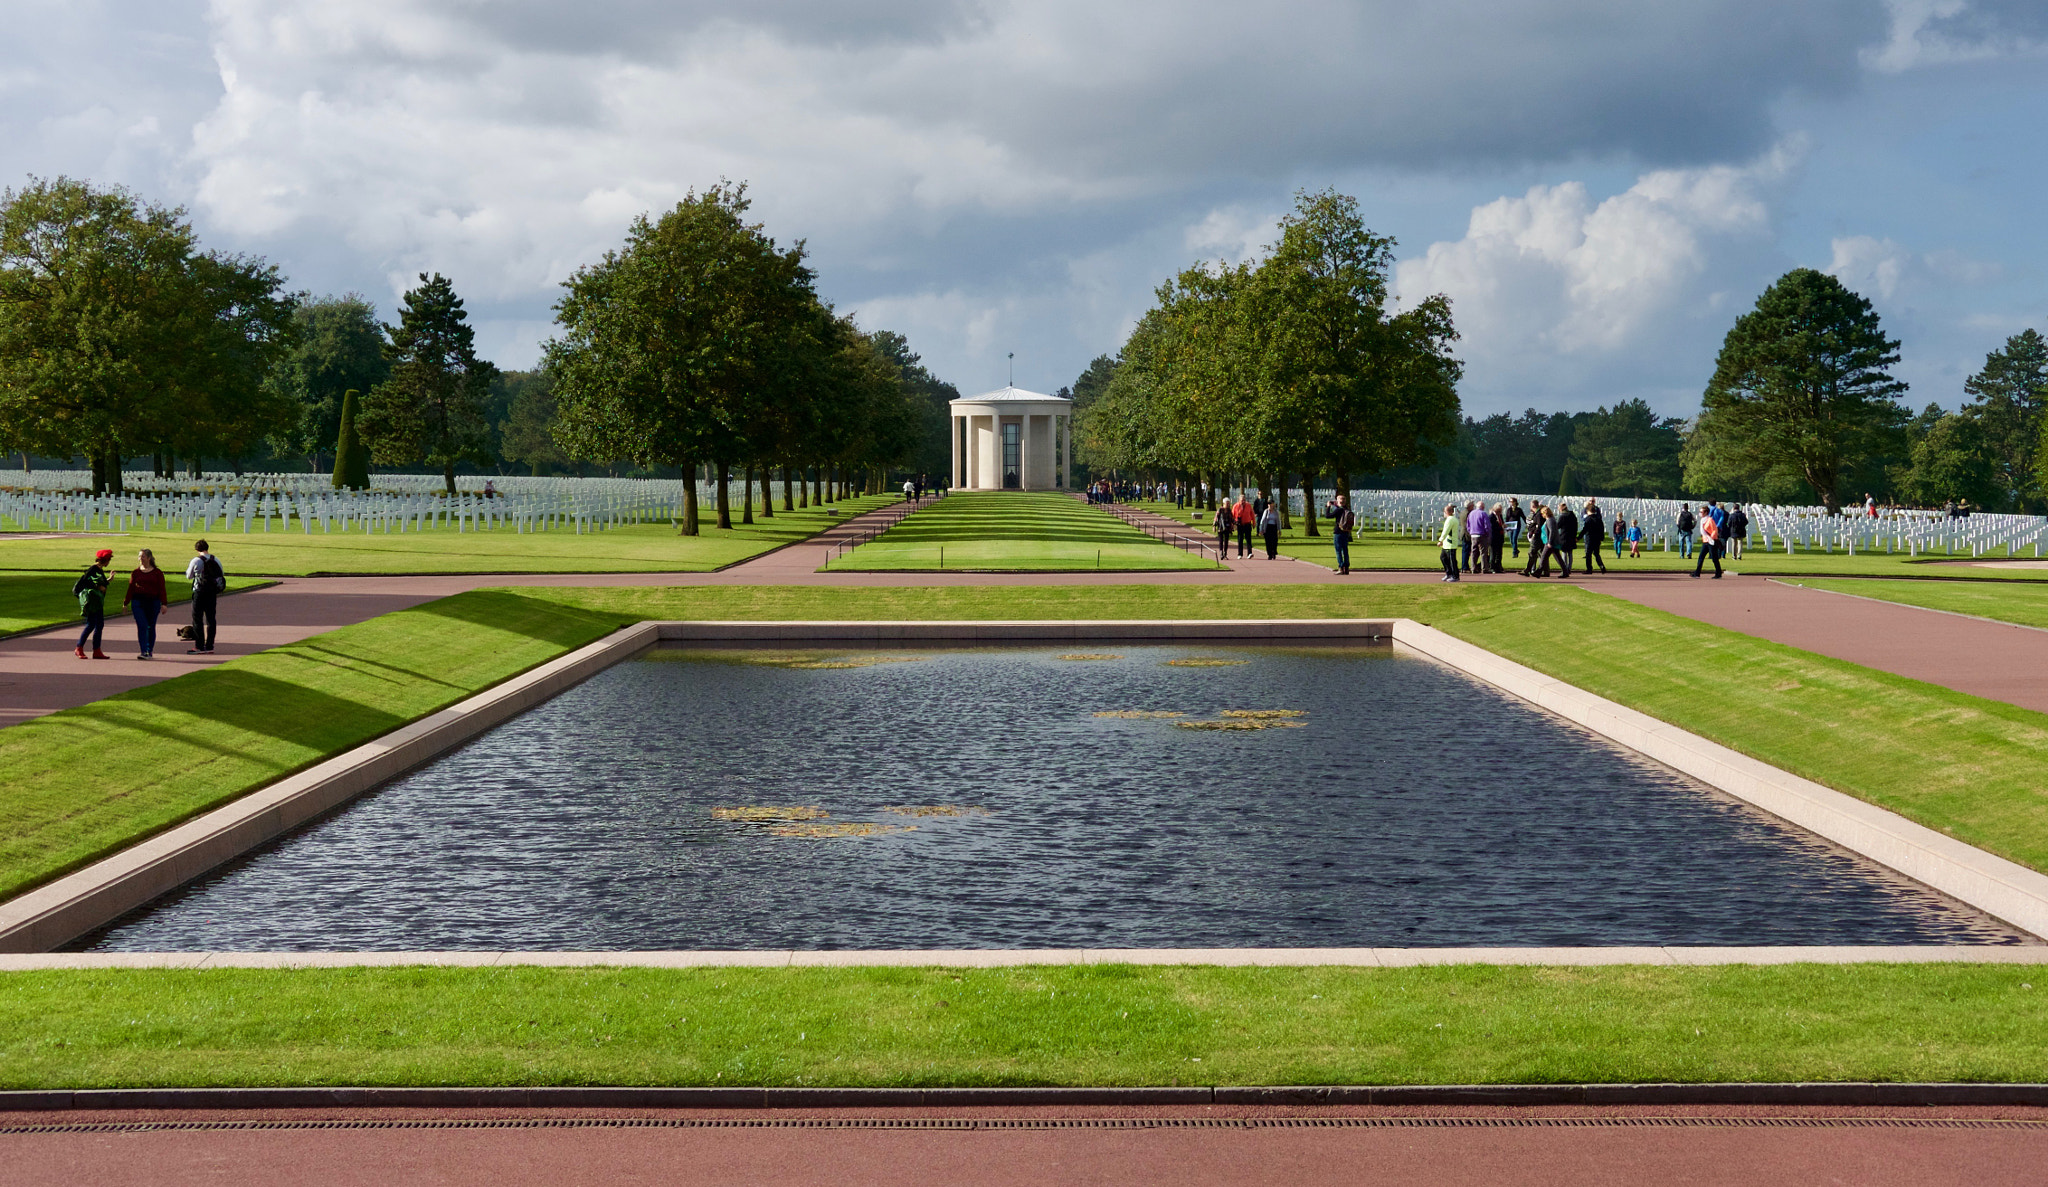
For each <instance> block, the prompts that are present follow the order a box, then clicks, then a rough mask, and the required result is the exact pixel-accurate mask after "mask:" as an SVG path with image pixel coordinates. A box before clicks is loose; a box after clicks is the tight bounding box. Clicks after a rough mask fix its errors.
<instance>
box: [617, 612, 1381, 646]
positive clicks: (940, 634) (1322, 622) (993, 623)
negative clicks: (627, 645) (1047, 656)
mask: <svg viewBox="0 0 2048 1187" xmlns="http://www.w3.org/2000/svg"><path fill="white" fill-rule="evenodd" d="M655 625H657V626H659V628H660V631H661V636H660V637H661V641H662V642H664V643H698V642H702V643H787V642H794V641H802V640H816V641H818V642H836V643H915V642H963V641H965V642H974V641H988V642H1039V641H1044V642H1062V641H1066V640H1094V641H1098V642H1100V641H1114V642H1121V643H1152V642H1161V641H1165V642H1172V641H1175V640H1181V639H1190V640H1203V641H1223V640H1230V641H1234V642H1266V641H1276V640H1277V641H1316V642H1328V641H1331V640H1352V641H1366V640H1373V639H1389V638H1392V637H1394V631H1395V620H1393V619H1386V618H1380V619H1368V618H1210V619H1142V618H1141V619H1132V618H1124V619H1116V618H1109V619H1071V620H1058V621H1046V620H1043V619H959V620H948V619H934V620H930V621H924V622H879V621H872V620H851V621H837V622H818V621H808V622H806V621H797V622H663V623H658V624H655Z"/></svg>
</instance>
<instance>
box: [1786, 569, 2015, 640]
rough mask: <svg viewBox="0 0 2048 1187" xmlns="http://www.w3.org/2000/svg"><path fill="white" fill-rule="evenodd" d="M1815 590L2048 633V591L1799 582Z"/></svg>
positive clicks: (1966, 584)
mask: <svg viewBox="0 0 2048 1187" xmlns="http://www.w3.org/2000/svg"><path fill="white" fill-rule="evenodd" d="M1800 584H1801V585H1810V586H1812V587H1813V588H1815V589H1827V590H1833V591H1835V592H1836V593H1845V594H1855V595H1856V596H1857V597H1860V598H1877V599H1879V600H1881V601H1886V602H1902V603H1904V604H1905V605H1908V606H1924V607H1926V608H1927V609H1929V610H1947V611H1949V612H1951V613H1954V614H1974V615H1976V616H1977V617H1979V618H1996V619H1998V620H1999V621H2000V622H2015V623H2018V624H2019V625H2021V626H2032V627H2041V628H2043V629H2048V589H2044V588H2042V587H2040V586H2037V585H2014V584H2010V583H1998V582H1990V581H1824V580H1815V581H1802V582H1800Z"/></svg>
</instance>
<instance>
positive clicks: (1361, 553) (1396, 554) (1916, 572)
mask: <svg viewBox="0 0 2048 1187" xmlns="http://www.w3.org/2000/svg"><path fill="white" fill-rule="evenodd" d="M1137 505H1138V506H1141V507H1143V508H1145V509H1146V510H1148V511H1155V512H1157V513H1159V514H1161V515H1165V516H1168V517H1170V518H1178V519H1180V520H1181V521H1182V522H1185V523H1188V524H1189V525H1190V528H1191V529H1193V530H1197V531H1199V532H1200V534H1202V535H1203V536H1205V537H1208V538H1210V539H1213V538H1214V533H1212V532H1210V530H1209V522H1210V514H1209V513H1208V512H1206V511H1203V512H1200V513H1199V514H1197V513H1196V512H1195V511H1194V510H1193V509H1182V508H1177V507H1175V506H1174V505H1173V504H1172V503H1140V504H1137ZM1303 523H1304V521H1303V520H1302V519H1301V518H1299V517H1296V518H1295V520H1294V526H1293V527H1292V528H1290V529H1288V530H1286V531H1283V532H1281V533H1280V554H1281V555H1282V556H1291V557H1295V558H1298V559H1300V560H1305V561H1310V562H1313V563H1315V564H1318V565H1322V566H1324V567H1325V568H1331V569H1334V568H1336V565H1337V560H1336V555H1337V554H1336V552H1335V551H1334V550H1333V549H1332V548H1331V547H1330V527H1329V524H1328V523H1327V522H1326V521H1324V520H1323V519H1322V518H1321V517H1320V516H1319V517H1318V518H1317V521H1316V530H1317V531H1318V532H1319V533H1320V534H1319V535H1315V536H1309V535H1305V534H1304V533H1303V531H1302V526H1303ZM1253 545H1254V547H1253V552H1254V553H1255V554H1256V555H1257V556H1259V557H1264V556H1265V555H1266V552H1265V544H1264V542H1263V541H1262V540H1260V539H1259V538H1257V537H1256V536H1255V537H1254V538H1253ZM1231 551H1232V554H1233V555H1235V553H1236V544H1235V543H1234V542H1233V543H1232V545H1231ZM1622 551H1623V552H1624V553H1626V552H1627V551H1628V550H1627V548H1626V547H1624V548H1623V549H1622ZM1600 555H1601V559H1602V560H1603V561H1604V562H1605V563H1606V565H1607V567H1608V568H1609V569H1610V570H1612V571H1614V572H1617V573H1661V572H1671V573H1675V572H1678V571H1680V570H1683V571H1685V572H1687V573H1690V572H1692V566H1693V559H1697V555H1698V554H1697V552H1695V554H1694V557H1693V558H1691V559H1688V558H1682V557H1680V556H1679V555H1678V548H1677V545H1676V544H1675V543H1674V544H1673V545H1672V550H1671V551H1670V552H1668V553H1667V552H1664V551H1662V550H1661V549H1660V548H1655V547H1652V546H1651V545H1649V544H1645V545H1644V546H1643V555H1641V556H1640V557H1635V558H1630V557H1628V556H1626V555H1624V556H1622V557H1620V558H1616V556H1615V555H1614V542H1613V540H1612V539H1611V538H1610V539H1609V540H1608V541H1607V543H1606V546H1605V547H1604V548H1603V549H1602V551H1601V554H1600ZM1968 555H1969V554H1968V553H1967V552H1963V553H1958V554H1957V556H1956V557H1949V556H1946V555H1937V556H1932V557H1929V556H1927V555H1926V554H1924V553H1923V554H1922V555H1921V556H1919V557H1916V558H1908V557H1907V556H1906V555H1905V554H1904V553H1894V554H1887V553H1883V552H1875V553H1866V552H1859V553H1857V554H1856V555H1854V556H1850V555H1849V554H1848V553H1847V552H1845V551H1840V550H1837V551H1835V552H1833V553H1825V552H1816V551H1812V550H1809V549H1806V548H1801V549H1800V550H1799V551H1797V552H1795V553H1792V554H1791V555H1789V556H1788V555H1786V553H1785V552H1784V551H1783V550H1782V548H1781V549H1778V550H1775V551H1771V552H1764V551H1762V550H1760V549H1752V550H1750V552H1749V554H1748V555H1747V556H1745V557H1744V558H1743V559H1741V560H1733V559H1725V558H1724V559H1723V560H1722V562H1721V563H1722V565H1723V567H1725V568H1728V569H1730V570H1733V571H1734V572H1737V573H1750V574H1766V575H1776V574H1784V575H1789V576H1795V577H1796V576H1805V575H1810V574H1824V573H1838V574H1842V575H1844V576H1852V577H1885V576H1900V577H1931V578H1953V579H1961V580H1970V581H2003V582H2013V583H2018V584H2026V583H2030V582H2041V581H2048V570H2042V569H1980V568H1977V567H1975V566H1965V565H1957V564H1954V563H1952V562H1953V561H1955V560H1956V559H1957V558H1958V557H1960V558H1967V557H1968ZM1528 556H1529V549H1528V546H1527V544H1526V543H1525V544H1524V545H1523V547H1522V556H1521V558H1520V559H1517V558H1516V557H1515V556H1514V555H1513V553H1512V551H1508V552H1505V553H1503V556H1502V560H1503V562H1504V563H1505V564H1507V565H1508V566H1509V567H1510V568H1511V569H1513V570H1515V571H1518V572H1519V571H1520V569H1521V566H1522V562H1523V561H1524V560H1527V559H1528ZM1584 556H1585V551H1584V550H1583V549H1581V550H1579V551H1578V552H1575V553H1574V554H1573V556H1572V560H1573V564H1574V568H1573V572H1577V571H1578V569H1577V567H1576V566H1577V565H1578V563H1579V562H1580V561H1581V560H1582V558H1583V557H1584ZM1987 559H2003V554H2002V553H2001V554H1999V556H1998V557H1996V558H1987ZM1351 567H1352V568H1354V569H1438V568H1439V567H1440V562H1439V561H1438V559H1437V547H1436V536H1435V534H1434V532H1433V531H1432V532H1431V533H1430V534H1429V536H1428V537H1427V538H1423V537H1417V536H1413V535H1408V536H1397V535H1395V534H1393V533H1391V532H1378V531H1372V532H1364V533H1362V534H1361V535H1360V537H1359V538H1358V539H1357V540H1355V541H1353V542H1352V545H1351ZM1707 571H1708V572H1710V573H1711V572H1712V571H1713V565H1712V563H1709V564H1708V565H1707Z"/></svg>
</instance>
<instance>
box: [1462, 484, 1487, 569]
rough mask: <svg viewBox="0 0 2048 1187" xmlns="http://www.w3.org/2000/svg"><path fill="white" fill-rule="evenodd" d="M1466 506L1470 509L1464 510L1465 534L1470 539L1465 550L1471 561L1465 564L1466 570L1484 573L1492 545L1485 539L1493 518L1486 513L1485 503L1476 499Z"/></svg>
mask: <svg viewBox="0 0 2048 1187" xmlns="http://www.w3.org/2000/svg"><path fill="white" fill-rule="evenodd" d="M1466 506H1467V507H1468V508H1470V509H1469V510H1467V511H1466V512H1465V535H1466V536H1467V537H1468V538H1469V539H1470V541H1471V543H1470V545H1469V546H1468V548H1467V551H1468V553H1469V554H1470V556H1471V560H1472V563H1471V564H1470V565H1468V566H1466V571H1467V572H1471V573H1484V572H1486V571H1487V568H1486V558H1487V557H1488V556H1490V555H1492V552H1491V549H1492V546H1491V545H1489V544H1488V543H1487V542H1486V541H1487V536H1488V534H1489V533H1490V532H1492V531H1493V518H1492V517H1491V516H1489V515H1488V514H1487V513H1486V504H1484V503H1482V502H1480V501H1479V500H1477V499H1474V500H1472V502H1470V503H1468V504H1466Z"/></svg>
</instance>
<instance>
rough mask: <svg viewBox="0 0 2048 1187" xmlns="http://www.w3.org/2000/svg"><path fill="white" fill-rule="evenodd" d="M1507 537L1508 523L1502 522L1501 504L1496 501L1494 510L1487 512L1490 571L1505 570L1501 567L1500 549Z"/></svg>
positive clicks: (1487, 543) (1488, 562)
mask: <svg viewBox="0 0 2048 1187" xmlns="http://www.w3.org/2000/svg"><path fill="white" fill-rule="evenodd" d="M1506 538H1507V525H1506V524H1503V523H1502V522H1501V518H1500V504H1499V503H1495V504H1494V505H1493V510H1492V511H1489V512H1487V513H1486V545H1487V549H1488V551H1487V555H1486V559H1487V564H1488V565H1489V566H1490V568H1489V569H1488V571H1489V572H1493V573H1500V572H1505V570H1503V569H1502V568H1501V567H1500V560H1501V557H1500V549H1501V543H1502V541H1503V540H1505V539H1506Z"/></svg>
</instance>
